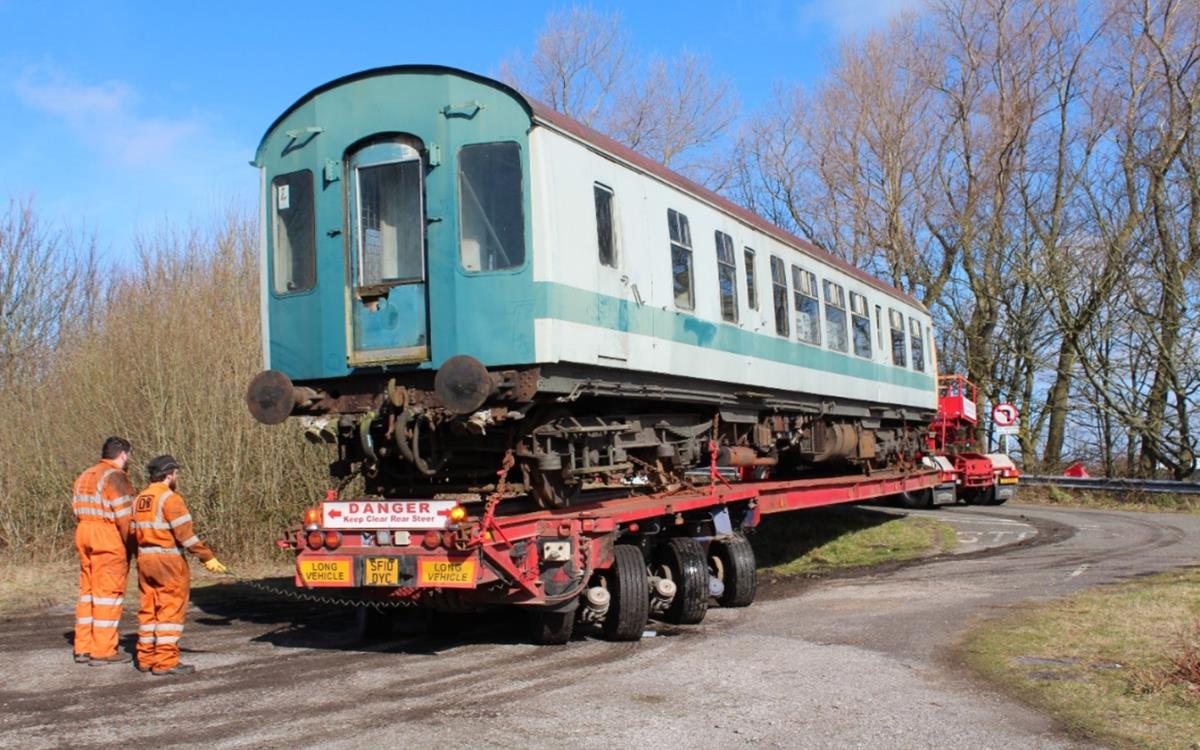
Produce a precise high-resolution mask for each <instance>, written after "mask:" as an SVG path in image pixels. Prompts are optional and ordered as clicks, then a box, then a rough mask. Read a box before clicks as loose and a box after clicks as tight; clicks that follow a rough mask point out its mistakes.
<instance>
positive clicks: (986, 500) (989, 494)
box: [976, 484, 1008, 505]
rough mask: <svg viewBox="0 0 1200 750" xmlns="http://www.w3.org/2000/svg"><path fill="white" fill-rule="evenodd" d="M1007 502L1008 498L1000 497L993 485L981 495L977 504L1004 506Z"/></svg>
mask: <svg viewBox="0 0 1200 750" xmlns="http://www.w3.org/2000/svg"><path fill="white" fill-rule="evenodd" d="M1007 500H1008V498H1006V497H1000V495H999V493H997V492H996V485H994V484H993V485H992V486H991V487H988V488H987V489H986V490H983V491H981V492H980V493H979V497H978V498H977V499H976V502H977V503H979V504H980V505H1004V503H1005V502H1006V501H1007Z"/></svg>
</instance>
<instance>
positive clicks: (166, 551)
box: [138, 547, 183, 555]
mask: <svg viewBox="0 0 1200 750" xmlns="http://www.w3.org/2000/svg"><path fill="white" fill-rule="evenodd" d="M138 554H139V555H142V554H145V555H181V554H183V553H182V552H180V551H179V548H178V547H138Z"/></svg>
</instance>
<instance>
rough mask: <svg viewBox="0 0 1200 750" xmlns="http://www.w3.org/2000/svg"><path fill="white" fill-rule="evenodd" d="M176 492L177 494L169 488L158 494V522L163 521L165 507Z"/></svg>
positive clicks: (155, 512)
mask: <svg viewBox="0 0 1200 750" xmlns="http://www.w3.org/2000/svg"><path fill="white" fill-rule="evenodd" d="M174 494H175V493H174V492H171V491H170V490H167V491H166V492H164V493H162V494H161V495H159V496H158V507H157V508H155V509H154V520H155V521H157V522H158V523H162V520H163V507H164V506H166V504H167V499H168V498H170V497H171V495H174Z"/></svg>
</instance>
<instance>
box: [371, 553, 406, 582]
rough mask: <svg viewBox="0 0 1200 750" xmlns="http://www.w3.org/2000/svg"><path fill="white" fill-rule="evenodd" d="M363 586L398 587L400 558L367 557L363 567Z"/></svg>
mask: <svg viewBox="0 0 1200 750" xmlns="http://www.w3.org/2000/svg"><path fill="white" fill-rule="evenodd" d="M363 585H364V586H399V585H400V558H398V557H368V558H367V559H366V563H365V564H364V565H363Z"/></svg>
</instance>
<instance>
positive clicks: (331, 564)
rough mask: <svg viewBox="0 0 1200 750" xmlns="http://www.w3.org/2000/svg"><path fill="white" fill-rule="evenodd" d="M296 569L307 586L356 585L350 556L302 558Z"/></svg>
mask: <svg viewBox="0 0 1200 750" xmlns="http://www.w3.org/2000/svg"><path fill="white" fill-rule="evenodd" d="M296 570H297V571H298V572H299V573H300V580H301V581H302V582H303V583H304V585H306V586H353V585H354V575H353V573H352V572H351V571H352V568H351V566H350V558H348V557H324V558H321V559H310V560H300V561H298V562H297V563H296Z"/></svg>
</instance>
